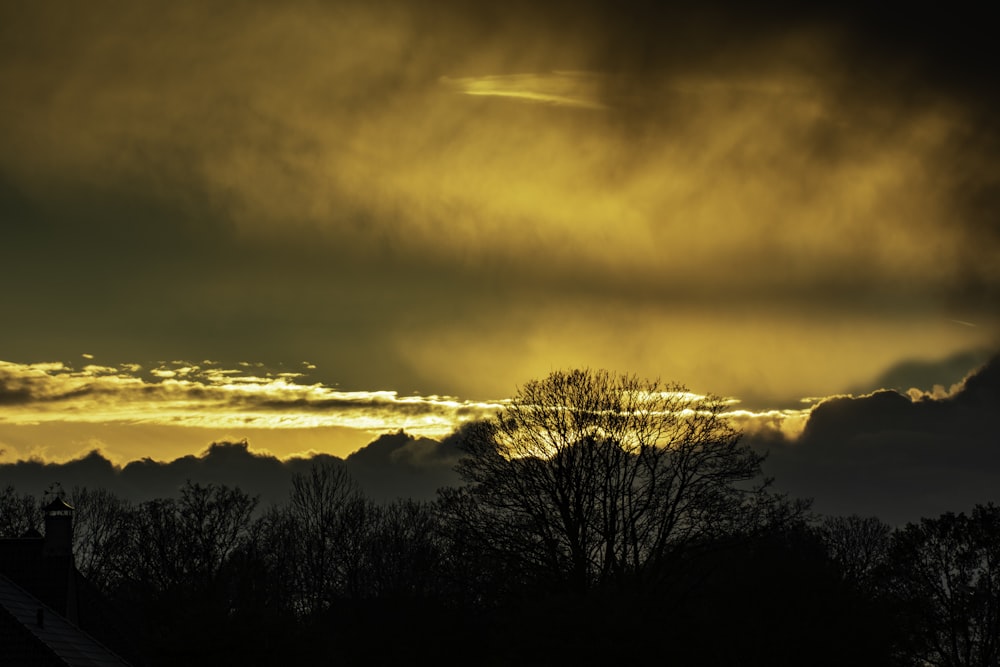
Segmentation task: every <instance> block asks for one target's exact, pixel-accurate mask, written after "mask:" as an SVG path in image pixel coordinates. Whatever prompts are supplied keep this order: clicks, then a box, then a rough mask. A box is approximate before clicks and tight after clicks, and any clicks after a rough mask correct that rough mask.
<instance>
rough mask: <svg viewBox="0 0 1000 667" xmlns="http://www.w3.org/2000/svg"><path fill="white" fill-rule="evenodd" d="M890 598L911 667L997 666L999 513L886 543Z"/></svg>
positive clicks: (989, 511) (909, 532) (940, 522)
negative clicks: (905, 631) (896, 606)
mask: <svg viewBox="0 0 1000 667" xmlns="http://www.w3.org/2000/svg"><path fill="white" fill-rule="evenodd" d="M888 575H889V576H888V584H889V587H890V593H891V595H893V597H894V598H895V599H896V601H897V602H898V603H899V605H900V607H899V614H898V616H899V617H901V619H902V620H903V621H904V623H905V624H906V625H907V627H908V630H909V634H910V640H909V645H908V646H907V647H905V649H906V650H905V652H906V653H907V654H908V657H910V658H911V659H913V660H914V661H915V663H916V664H924V665H936V666H939V667H993V666H995V665H997V664H998V663H1000V507H997V506H996V505H993V504H989V505H977V506H976V507H975V508H974V509H973V511H972V514H971V516H970V515H966V514H964V513H963V514H958V515H955V514H953V513H951V512H949V513H947V514H943V515H941V516H940V517H939V518H937V519H922V520H921V522H920V523H919V524H908V525H907V526H906V527H905V528H903V529H901V530H898V531H897V532H896V533H894V535H893V539H892V548H891V552H890V561H889V566H888Z"/></svg>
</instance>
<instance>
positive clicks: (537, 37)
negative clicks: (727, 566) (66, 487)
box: [0, 0, 1000, 464]
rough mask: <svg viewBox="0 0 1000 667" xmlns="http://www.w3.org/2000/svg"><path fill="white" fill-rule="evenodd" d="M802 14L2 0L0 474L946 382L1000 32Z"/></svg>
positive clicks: (451, 1) (947, 23)
mask: <svg viewBox="0 0 1000 667" xmlns="http://www.w3.org/2000/svg"><path fill="white" fill-rule="evenodd" d="M801 4H802V3H797V4H791V3H789V4H784V3H763V4H760V5H757V6H755V7H753V8H745V7H736V6H734V5H732V4H727V3H721V2H715V3H713V2H708V3H647V2H642V1H640V0H626V1H625V2H616V3H610V2H600V1H598V0H580V1H577V2H572V3H570V2H562V1H554V2H544V3H539V2H520V1H517V0H515V1H513V2H505V3H488V2H486V3H472V2H461V1H459V0H429V1H428V2H422V3H407V2H402V0H383V1H381V2H374V3H373V2H354V1H351V0H340V1H331V2H320V1H307V0H292V1H290V2H286V3H281V4H280V5H278V4H275V3H265V2H247V3H223V2H190V1H188V0H179V1H174V2H169V3H168V2H139V3H124V2H105V1H101V0H97V1H95V2H92V3H86V4H80V3H76V4H73V3H69V4H67V3H58V2H46V1H40V2H35V3H16V2H2V3H0V90H2V91H3V94H2V95H0V235H2V236H0V276H2V277H3V286H2V289H0V461H2V462H13V461H17V460H22V459H27V458H31V457H35V458H37V459H40V460H44V461H67V460H70V459H73V458H75V457H79V456H82V455H84V454H86V453H87V452H90V451H92V450H95V449H96V450H98V451H99V452H100V453H101V455H102V456H104V457H107V458H108V459H109V460H111V461H113V462H115V463H117V464H124V463H126V462H128V461H132V460H136V459H140V458H144V457H148V458H151V459H155V460H158V461H169V460H172V459H174V458H176V457H183V456H185V455H190V454H197V453H199V452H203V451H205V448H206V447H207V446H208V444H209V443H211V442H214V441H223V440H226V441H231V442H239V441H242V440H244V439H246V440H247V441H249V443H250V445H251V447H253V448H255V449H256V450H257V451H260V452H264V453H271V454H274V455H275V456H277V457H279V458H288V457H290V456H293V455H297V454H298V455H306V454H308V453H310V452H323V453H327V454H330V455H334V456H340V457H344V456H347V455H348V454H349V453H351V452H354V451H357V450H358V449H360V448H362V447H363V446H364V445H366V444H367V443H369V442H371V441H372V440H374V439H376V438H377V437H379V436H380V435H382V434H386V433H393V432H396V431H398V430H399V429H405V430H406V432H407V433H411V434H413V435H414V436H415V437H422V436H426V437H431V438H438V439H441V438H444V437H445V436H447V434H448V433H450V432H451V431H452V430H453V429H454V428H455V427H456V426H457V425H459V424H460V423H462V422H464V421H468V420H470V419H475V418H477V417H481V416H484V415H489V414H492V413H493V412H494V411H495V410H496V409H497V407H498V406H499V405H501V404H502V401H503V400H504V399H505V398H507V397H509V396H511V395H512V394H513V393H514V392H515V391H516V388H517V386H518V385H520V384H522V383H524V382H526V381H528V380H530V379H532V378H539V377H543V376H544V375H546V374H547V373H549V372H550V371H552V370H556V369H563V368H573V367H589V368H608V369H611V370H615V371H619V372H631V373H637V374H639V375H640V376H643V377H659V378H661V379H663V380H664V381H669V382H679V383H682V384H684V385H686V386H688V387H689V388H690V389H691V390H692V391H695V392H699V393H712V394H717V395H721V396H724V397H727V398H730V399H732V400H733V405H734V406H736V407H734V410H736V411H738V415H736V417H734V418H739V419H740V420H741V423H743V424H744V425H745V427H746V428H747V429H748V432H750V433H751V434H753V433H756V432H758V431H761V430H762V429H764V430H767V429H771V430H772V431H774V432H775V433H778V434H779V435H780V437H781V438H786V439H788V441H789V442H792V441H797V439H799V438H800V437H801V436H802V433H803V432H804V429H805V430H807V424H808V423H809V421H810V419H811V416H812V415H813V410H814V409H815V406H819V405H822V404H823V403H824V400H836V399H835V398H834V397H844V396H848V395H850V396H855V397H862V396H865V395H868V394H871V392H874V391H876V390H879V389H894V390H897V391H899V392H901V393H900V395H901V396H904V397H907V400H916V399H914V398H911V393H907V392H909V391H910V390H911V389H914V390H917V392H916V393H912V396H913V397H917V396H922V397H925V399H926V400H936V399H935V398H934V397H935V396H936V397H937V399H942V400H943V399H944V398H946V397H948V396H953V395H955V392H959V391H960V390H961V387H962V385H961V383H962V382H963V379H964V378H966V376H968V375H969V373H970V372H973V371H975V370H976V369H978V368H981V367H982V366H983V365H984V364H985V363H987V361H988V360H989V359H990V358H991V357H992V355H994V354H995V352H996V351H997V350H998V349H1000V223H998V220H997V215H996V211H997V210H998V209H997V205H998V203H1000V163H998V161H1000V152H998V150H997V149H998V145H1000V144H998V142H1000V131H998V128H997V124H996V121H995V118H997V117H998V115H997V111H998V108H997V107H998V100H997V91H996V86H995V83H994V74H993V73H994V72H995V69H994V63H993V56H992V49H991V48H990V43H991V37H990V35H989V34H988V32H987V26H988V25H989V23H988V22H987V21H986V20H985V17H984V16H977V14H976V10H972V9H970V8H965V9H962V8H960V7H957V6H956V7H955V8H941V7H933V8H927V9H923V8H921V7H913V6H911V5H900V7H899V9H898V10H897V9H896V8H894V7H893V6H892V5H882V6H880V7H869V6H868V5H869V4H870V3H850V2H848V3H836V4H834V3H831V4H829V5H826V4H823V3H810V4H809V6H808V7H805V6H800V5H801ZM927 397H929V398H927ZM768 432H769V433H770V431H768ZM807 439H808V438H807ZM782 442H784V441H782Z"/></svg>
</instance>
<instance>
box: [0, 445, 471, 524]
mask: <svg viewBox="0 0 1000 667" xmlns="http://www.w3.org/2000/svg"><path fill="white" fill-rule="evenodd" d="M456 461H457V455H456V451H455V449H454V446H453V444H449V441H447V440H446V441H445V442H444V443H441V442H437V441H435V440H430V439H427V438H414V437H413V436H410V435H408V434H406V433H403V432H402V431H400V432H398V433H394V434H391V435H384V436H381V437H379V438H378V439H376V440H375V441H373V442H372V443H370V444H369V445H367V446H366V447H363V448H362V449H360V450H358V451H357V452H355V453H354V454H352V455H350V456H349V457H347V459H346V460H344V459H341V458H338V457H335V456H330V455H328V454H314V455H311V456H308V457H293V458H289V459H286V460H279V459H278V458H276V457H274V456H271V455H269V454H265V453H260V452H254V451H251V449H250V446H249V444H248V443H247V442H246V441H243V442H217V443H213V444H212V445H210V446H209V447H208V448H207V449H206V450H205V451H204V452H202V453H201V454H200V455H198V456H193V455H191V456H183V457H180V458H177V459H174V460H172V461H168V462H160V461H154V460H152V459H148V458H147V459H142V460H138V461H132V462H130V463H127V464H126V465H124V466H116V465H114V464H112V463H111V462H110V461H109V460H108V459H106V458H105V457H104V456H103V455H102V454H101V453H100V452H98V451H96V450H95V451H92V452H90V453H89V454H86V455H85V456H83V457H81V458H78V459H75V460H72V461H68V462H66V463H45V462H42V461H39V460H29V461H18V462H16V463H5V464H0V485H4V486H6V485H7V484H11V485H13V486H14V487H15V488H16V489H17V490H18V491H19V492H22V493H31V494H34V495H39V496H40V495H41V493H42V492H43V491H44V490H45V489H47V488H49V487H50V486H51V485H52V484H53V483H56V482H58V483H59V484H60V485H62V487H63V488H64V489H66V490H67V491H69V490H71V489H72V488H73V487H76V486H80V487H88V488H104V489H108V490H109V491H112V492H114V493H116V494H119V495H121V496H122V497H125V498H128V499H130V500H132V501H136V502H141V501H145V500H150V499H152V498H161V497H171V496H174V495H176V494H177V493H178V491H179V489H180V488H181V487H182V486H183V485H184V483H185V482H186V481H188V480H190V481H192V482H195V483H200V484H208V483H215V484H226V485H228V486H238V487H240V488H241V489H243V490H244V491H246V492H248V493H250V494H251V495H256V496H259V497H260V502H261V505H262V506H264V507H266V506H268V505H270V504H271V503H276V504H283V503H284V502H285V501H286V500H287V499H288V494H289V492H290V490H291V482H292V476H293V475H295V474H299V473H305V472H307V471H308V469H309V467H310V466H312V465H315V464H322V463H329V464H333V465H343V466H346V468H347V470H348V472H349V473H350V474H351V476H352V477H354V478H355V479H356V480H357V482H358V483H359V485H360V486H361V489H362V490H363V491H364V492H365V493H366V494H367V495H368V496H369V497H371V498H373V499H374V500H376V501H386V500H392V499H395V498H406V497H409V498H416V499H419V500H432V499H433V498H434V497H435V494H436V491H437V489H438V488H440V487H442V486H447V485H451V484H455V483H457V482H458V477H457V475H456V474H455V473H454V471H453V470H452V468H453V467H454V464H455V462H456Z"/></svg>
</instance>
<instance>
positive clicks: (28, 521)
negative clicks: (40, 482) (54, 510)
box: [0, 485, 42, 537]
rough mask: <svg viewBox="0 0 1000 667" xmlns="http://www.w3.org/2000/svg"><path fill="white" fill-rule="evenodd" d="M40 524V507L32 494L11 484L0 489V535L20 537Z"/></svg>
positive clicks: (37, 528)
mask: <svg viewBox="0 0 1000 667" xmlns="http://www.w3.org/2000/svg"><path fill="white" fill-rule="evenodd" d="M41 525H42V508H41V505H39V504H38V501H37V500H36V499H35V497H34V496H32V495H31V494H28V493H24V494H18V493H17V490H16V489H14V487H13V486H10V485H7V486H5V487H4V488H3V489H0V537H20V536H21V535H23V534H24V533H25V532H27V531H29V530H39V528H41Z"/></svg>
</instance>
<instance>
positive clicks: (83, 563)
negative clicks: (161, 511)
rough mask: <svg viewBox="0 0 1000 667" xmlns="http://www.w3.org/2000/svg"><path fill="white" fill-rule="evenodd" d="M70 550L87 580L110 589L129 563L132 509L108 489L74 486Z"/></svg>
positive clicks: (71, 499)
mask: <svg viewBox="0 0 1000 667" xmlns="http://www.w3.org/2000/svg"><path fill="white" fill-rule="evenodd" d="M70 504H72V505H73V508H74V510H75V512H74V514H73V553H74V556H75V560H76V566H77V568H78V569H79V570H80V572H82V573H83V574H84V576H86V577H87V579H89V580H90V581H92V582H94V583H95V584H97V585H98V586H100V587H101V588H103V589H104V590H110V589H111V588H113V587H114V585H115V584H116V583H117V582H118V581H119V580H120V578H121V577H122V576H124V575H125V573H126V572H127V570H128V568H129V567H130V564H129V562H128V561H129V550H128V547H129V540H130V539H131V531H132V521H133V513H134V511H135V508H134V507H133V506H132V504H131V503H129V502H128V501H127V500H124V499H123V498H119V497H118V496H116V495H115V494H114V493H112V492H111V491H108V490H107V489H89V488H87V487H74V489H73V491H72V493H71V494H70Z"/></svg>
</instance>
